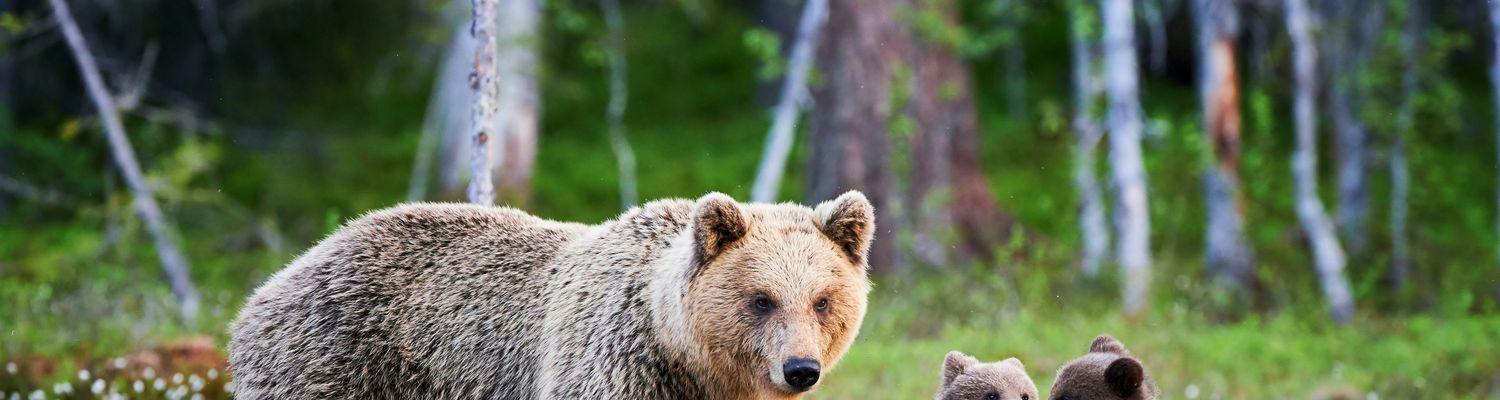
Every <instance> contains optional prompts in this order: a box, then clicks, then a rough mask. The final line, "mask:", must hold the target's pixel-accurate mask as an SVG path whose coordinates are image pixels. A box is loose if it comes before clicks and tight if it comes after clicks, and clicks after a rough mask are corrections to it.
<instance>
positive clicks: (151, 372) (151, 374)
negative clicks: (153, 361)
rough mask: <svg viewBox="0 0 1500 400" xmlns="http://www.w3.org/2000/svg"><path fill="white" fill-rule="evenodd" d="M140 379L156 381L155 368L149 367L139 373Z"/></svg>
mask: <svg viewBox="0 0 1500 400" xmlns="http://www.w3.org/2000/svg"><path fill="white" fill-rule="evenodd" d="M141 377H143V378H146V379H156V369H155V368H151V367H146V370H145V371H141Z"/></svg>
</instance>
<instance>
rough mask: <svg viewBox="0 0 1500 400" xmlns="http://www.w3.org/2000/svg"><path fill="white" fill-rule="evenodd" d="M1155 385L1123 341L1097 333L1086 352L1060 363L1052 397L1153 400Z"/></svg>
mask: <svg viewBox="0 0 1500 400" xmlns="http://www.w3.org/2000/svg"><path fill="white" fill-rule="evenodd" d="M1156 396H1157V392H1156V385H1155V384H1153V383H1151V378H1150V377H1148V376H1146V367H1144V366H1142V365H1141V362H1140V361H1138V360H1136V359H1135V358H1134V357H1131V356H1130V352H1129V351H1127V350H1125V344H1124V343H1120V341H1119V340H1115V338H1113V337H1110V336H1109V335H1100V336H1099V337H1098V338H1096V339H1094V343H1092V344H1091V345H1089V352H1088V354H1084V355H1083V357H1078V358H1077V359H1075V360H1073V361H1071V362H1069V363H1067V364H1066V365H1063V367H1062V368H1061V369H1059V370H1058V371H1057V381H1056V382H1054V383H1053V384H1052V397H1051V399H1052V400H1095V399H1122V400H1145V399H1155V398H1156Z"/></svg>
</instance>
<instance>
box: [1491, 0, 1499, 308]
mask: <svg viewBox="0 0 1500 400" xmlns="http://www.w3.org/2000/svg"><path fill="white" fill-rule="evenodd" d="M1489 10H1490V32H1491V33H1490V34H1491V35H1493V37H1491V38H1490V39H1491V40H1492V42H1491V43H1490V45H1491V51H1492V53H1491V58H1490V83H1491V84H1493V85H1494V91H1495V92H1494V93H1493V95H1494V96H1495V112H1496V113H1495V118H1496V121H1497V122H1496V124H1495V137H1496V138H1497V139H1500V2H1495V1H1490V2H1489ZM1496 154H1497V155H1500V142H1496ZM1496 170H1497V171H1500V161H1497V165H1496ZM1497 184H1500V180H1497ZM1495 208H1496V211H1497V212H1500V185H1497V186H1496V188H1495ZM1495 227H1496V229H1500V214H1497V215H1496V223H1495ZM1495 246H1496V248H1495V249H1496V251H1500V242H1497V243H1495ZM1497 254H1500V253H1497ZM1496 295H1497V296H1500V289H1497V291H1496Z"/></svg>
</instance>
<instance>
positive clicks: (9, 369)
mask: <svg viewBox="0 0 1500 400" xmlns="http://www.w3.org/2000/svg"><path fill="white" fill-rule="evenodd" d="M18 369H19V368H16V363H14V362H6V363H5V373H7V374H11V375H15V374H16V370H18Z"/></svg>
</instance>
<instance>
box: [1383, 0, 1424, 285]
mask: <svg viewBox="0 0 1500 400" xmlns="http://www.w3.org/2000/svg"><path fill="white" fill-rule="evenodd" d="M1423 12H1424V10H1423V9H1422V2H1420V1H1412V2H1408V3H1407V5H1406V23H1405V25H1404V27H1403V28H1402V30H1401V41H1400V48H1401V53H1402V54H1405V55H1406V56H1405V57H1403V58H1402V62H1401V104H1400V106H1399V108H1398V109H1397V111H1396V131H1395V132H1392V133H1391V154H1390V158H1389V160H1388V162H1389V163H1390V165H1389V167H1390V180H1391V202H1390V212H1389V218H1390V240H1391V261H1390V265H1389V269H1388V271H1387V272H1386V279H1387V281H1389V283H1390V285H1391V288H1392V289H1394V290H1395V291H1397V292H1400V291H1401V290H1402V289H1405V287H1406V277H1407V275H1408V274H1409V273H1410V269H1411V248H1410V242H1409V240H1408V238H1407V232H1406V214H1407V194H1408V193H1409V192H1410V186H1411V173H1410V171H1409V170H1408V168H1407V162H1406V140H1407V137H1408V136H1410V135H1412V134H1413V133H1414V132H1413V131H1414V127H1415V121H1416V118H1415V113H1416V99H1417V90H1418V85H1419V82H1418V78H1417V68H1418V67H1417V65H1418V63H1419V62H1418V61H1417V60H1419V59H1421V58H1422V57H1421V54H1422V50H1421V49H1420V46H1421V44H1420V43H1421V35H1422V17H1423Z"/></svg>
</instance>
